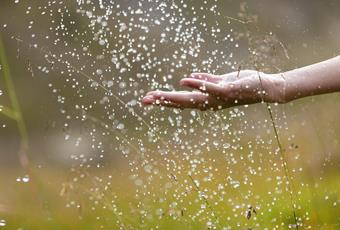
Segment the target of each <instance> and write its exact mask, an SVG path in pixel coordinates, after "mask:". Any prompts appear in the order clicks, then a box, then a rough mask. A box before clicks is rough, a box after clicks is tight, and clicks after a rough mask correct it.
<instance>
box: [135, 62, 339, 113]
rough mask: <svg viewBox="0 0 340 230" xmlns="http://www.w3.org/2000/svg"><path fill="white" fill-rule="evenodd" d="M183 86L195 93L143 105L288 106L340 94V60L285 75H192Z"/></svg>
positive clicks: (167, 95)
mask: <svg viewBox="0 0 340 230" xmlns="http://www.w3.org/2000/svg"><path fill="white" fill-rule="evenodd" d="M180 84H181V85H182V86H185V87H189V88H191V89H193V90H194V91H171V92H170V91H160V90H157V91H151V92H149V93H147V95H146V96H145V97H144V98H143V100H142V102H143V104H144V105H159V106H167V107H174V108H182V109H185V108H191V109H200V110H219V109H224V108H229V107H233V106H239V105H248V104H254V103H259V102H262V101H264V102H268V103H287V102H290V101H292V100H296V99H299V98H303V97H308V96H314V95H320V94H326V93H334V92H340V56H337V57H335V58H332V59H329V60H326V61H323V62H320V63H316V64H313V65H310V66H306V67H302V68H299V69H294V70H291V71H288V72H285V73H275V74H267V73H262V72H258V71H255V70H242V71H237V72H232V73H228V74H224V75H212V74H208V73H193V74H191V75H190V76H189V77H187V78H183V79H182V80H180Z"/></svg>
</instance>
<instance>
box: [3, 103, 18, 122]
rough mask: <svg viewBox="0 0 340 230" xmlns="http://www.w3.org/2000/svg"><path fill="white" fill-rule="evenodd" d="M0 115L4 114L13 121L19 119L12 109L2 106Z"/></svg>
mask: <svg viewBox="0 0 340 230" xmlns="http://www.w3.org/2000/svg"><path fill="white" fill-rule="evenodd" d="M0 113H2V114H3V115H5V116H6V117H8V118H10V119H12V120H16V119H17V114H16V113H15V112H14V111H13V110H12V109H10V108H8V107H6V106H3V105H0Z"/></svg>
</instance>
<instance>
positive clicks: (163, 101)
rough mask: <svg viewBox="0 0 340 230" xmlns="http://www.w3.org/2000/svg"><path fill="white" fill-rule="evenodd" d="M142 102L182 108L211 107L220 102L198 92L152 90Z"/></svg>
mask: <svg viewBox="0 0 340 230" xmlns="http://www.w3.org/2000/svg"><path fill="white" fill-rule="evenodd" d="M143 103H144V104H146V105H150V104H155V105H161V106H167V107H176V108H183V109H184V108H195V109H202V110H204V109H208V108H211V107H217V106H218V104H219V103H221V102H220V101H218V100H217V99H215V98H213V97H211V96H209V95H206V94H203V93H200V92H188V91H184V92H165V91H154V92H150V93H149V94H148V95H147V96H146V97H144V98H143Z"/></svg>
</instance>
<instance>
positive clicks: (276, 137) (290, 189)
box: [257, 71, 299, 230]
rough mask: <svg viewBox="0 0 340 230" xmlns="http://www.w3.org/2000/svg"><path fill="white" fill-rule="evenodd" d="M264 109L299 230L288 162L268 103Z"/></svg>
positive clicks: (296, 227) (262, 89) (296, 226)
mask: <svg viewBox="0 0 340 230" xmlns="http://www.w3.org/2000/svg"><path fill="white" fill-rule="evenodd" d="M257 73H258V77H259V81H260V86H261V98H262V102H263V103H264V102H265V101H264V98H263V93H264V92H263V91H264V88H263V84H262V79H261V76H260V72H259V71H258V72H257ZM266 107H267V111H268V113H269V117H270V120H271V122H272V127H273V130H274V134H275V139H276V142H277V145H278V148H279V152H280V156H281V159H282V164H283V169H284V173H285V177H286V179H287V187H288V193H289V197H290V203H291V206H292V211H293V217H294V222H295V229H296V230H299V223H298V220H297V216H296V210H295V207H296V204H295V201H294V196H293V195H294V188H293V183H292V179H291V177H290V170H289V168H288V161H287V159H286V156H285V154H284V152H283V148H282V144H281V141H280V137H279V133H278V131H277V127H276V123H275V120H274V116H273V111H272V108H271V107H270V105H269V103H268V102H266Z"/></svg>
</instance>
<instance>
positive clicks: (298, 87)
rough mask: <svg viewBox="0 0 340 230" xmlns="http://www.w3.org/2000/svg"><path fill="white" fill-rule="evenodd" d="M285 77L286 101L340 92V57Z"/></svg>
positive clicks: (290, 73) (293, 71) (287, 73)
mask: <svg viewBox="0 0 340 230" xmlns="http://www.w3.org/2000/svg"><path fill="white" fill-rule="evenodd" d="M283 75H284V77H285V82H286V89H285V91H286V93H285V94H286V95H285V101H292V100H295V99H298V98H302V97H307V96H313V95H320V94H325V93H333V92H340V56H337V57H335V58H332V59H329V60H326V61H323V62H320V63H317V64H314V65H310V66H306V67H303V68H300V69H295V70H291V71H288V72H286V73H284V74H283Z"/></svg>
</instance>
